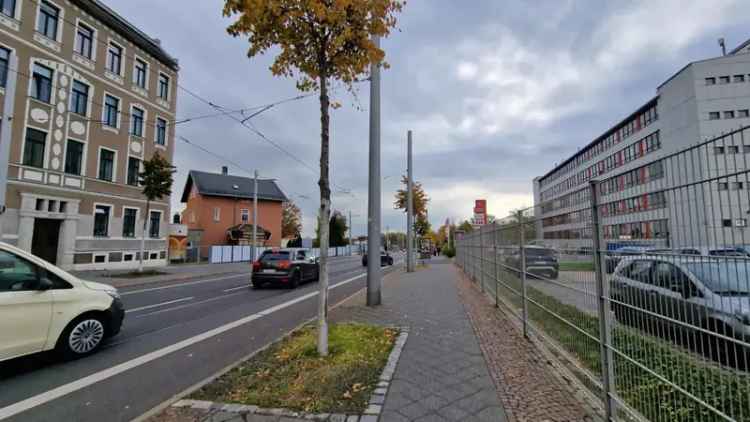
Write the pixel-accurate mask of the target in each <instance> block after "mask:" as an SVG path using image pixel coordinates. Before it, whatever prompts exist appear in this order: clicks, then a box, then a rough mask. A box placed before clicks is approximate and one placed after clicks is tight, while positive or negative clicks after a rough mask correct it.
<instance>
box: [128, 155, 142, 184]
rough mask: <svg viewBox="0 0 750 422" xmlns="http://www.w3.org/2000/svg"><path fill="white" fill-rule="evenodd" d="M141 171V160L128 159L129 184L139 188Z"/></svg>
mask: <svg viewBox="0 0 750 422" xmlns="http://www.w3.org/2000/svg"><path fill="white" fill-rule="evenodd" d="M140 171H141V160H139V159H137V158H135V157H128V184H129V185H131V186H138V183H139V182H140V177H139V175H138V174H139V173H140Z"/></svg>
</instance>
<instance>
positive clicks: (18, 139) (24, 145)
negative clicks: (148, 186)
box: [0, 0, 179, 270]
mask: <svg viewBox="0 0 750 422" xmlns="http://www.w3.org/2000/svg"><path fill="white" fill-rule="evenodd" d="M11 14H12V16H11V15H5V14H2V13H0V47H1V48H2V49H4V50H2V51H0V53H10V54H15V55H16V56H17V57H18V65H17V66H18V68H17V69H11V68H9V65H8V64H7V63H8V62H7V61H6V62H2V61H0V68H2V67H4V68H5V70H6V71H7V72H6V73H7V80H6V81H0V82H3V83H2V87H5V86H7V84H9V83H13V80H15V84H16V85H15V86H16V89H15V99H14V110H13V113H12V115H13V120H12V122H11V131H12V132H11V137H12V143H11V147H10V159H9V170H8V188H7V193H6V206H7V212H6V213H5V214H4V216H3V218H2V233H3V236H2V240H3V241H5V242H8V243H11V244H16V245H18V246H20V247H21V248H23V249H25V250H29V251H31V252H33V253H35V254H37V255H39V256H41V257H43V258H45V259H47V260H48V261H50V262H54V263H56V264H57V265H59V266H61V267H62V268H65V269H76V270H83V269H104V268H106V269H114V268H130V267H135V266H137V263H138V259H139V255H140V254H139V250H140V243H141V236H142V234H143V222H144V220H143V219H144V218H148V221H149V223H148V225H147V226H148V227H147V242H146V251H147V255H145V258H146V259H147V260H146V261H145V263H146V265H149V266H157V265H164V264H165V263H166V257H167V252H166V250H167V237H168V228H169V215H170V212H169V211H170V210H169V199H168V198H165V199H164V200H160V201H155V202H152V203H151V211H152V214H150V215H149V216H147V215H146V214H147V211H146V200H145V198H144V197H143V195H142V194H141V188H140V187H139V186H138V185H137V182H134V180H137V178H135V179H134V177H135V175H136V174H137V172H138V170H136V169H141V168H142V164H141V162H142V161H143V160H145V159H148V158H150V157H151V156H152V155H153V154H154V153H156V152H159V153H160V154H162V155H164V156H165V157H167V159H168V160H170V161H171V160H172V157H173V153H174V130H173V129H174V126H173V125H172V124H171V122H173V121H174V120H175V109H176V87H177V76H178V75H177V73H178V70H179V68H178V64H177V61H176V60H175V59H173V58H171V57H170V56H169V55H168V54H167V53H165V52H164V51H163V50H162V49H161V46H160V43H159V42H158V41H157V40H154V39H151V38H149V37H148V36H146V35H144V34H143V33H142V32H140V31H138V30H137V29H136V28H134V27H133V26H132V25H130V24H129V23H127V22H126V21H124V20H123V19H122V18H121V17H119V16H117V15H116V14H114V13H113V12H111V11H110V9H108V8H107V7H106V6H104V5H102V4H101V3H99V2H98V1H96V0H70V1H44V0H39V1H33V2H27V1H17V2H15V8H14V10H13V12H12V13H11ZM82 92H83V93H84V94H82ZM4 95H5V90H4V89H2V88H0V96H4ZM3 100H4V99H3ZM113 101H114V102H116V106H115V107H108V105H111V103H112V102H113ZM0 103H1V102H0ZM3 115H5V112H4V110H3ZM136 160H137V161H136ZM149 217H150V218H149Z"/></svg>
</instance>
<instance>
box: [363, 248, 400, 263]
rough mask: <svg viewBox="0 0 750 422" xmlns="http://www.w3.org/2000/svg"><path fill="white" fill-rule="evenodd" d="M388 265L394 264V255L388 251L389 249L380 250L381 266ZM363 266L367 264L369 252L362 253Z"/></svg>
mask: <svg viewBox="0 0 750 422" xmlns="http://www.w3.org/2000/svg"><path fill="white" fill-rule="evenodd" d="M386 265H393V257H392V256H391V255H390V254H389V253H388V251H382V250H381V251H380V266H381V267H384V266H386ZM362 266H363V267H366V266H367V253H365V254H364V255H362Z"/></svg>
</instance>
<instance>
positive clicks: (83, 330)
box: [55, 315, 106, 359]
mask: <svg viewBox="0 0 750 422" xmlns="http://www.w3.org/2000/svg"><path fill="white" fill-rule="evenodd" d="M105 333H106V327H105V324H104V321H103V320H102V319H101V318H100V317H97V316H96V315H83V316H81V317H78V318H76V319H75V320H73V322H71V323H70V324H68V326H67V327H65V330H64V331H63V332H62V335H60V338H59V339H58V340H57V346H56V348H55V349H56V350H57V352H58V353H60V354H61V355H62V356H63V358H64V359H78V358H81V357H84V356H88V355H90V354H92V353H94V352H95V351H97V349H99V348H100V347H101V345H102V342H103V340H104V336H105Z"/></svg>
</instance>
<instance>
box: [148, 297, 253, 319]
mask: <svg viewBox="0 0 750 422" xmlns="http://www.w3.org/2000/svg"><path fill="white" fill-rule="evenodd" d="M243 293H245V292H237V293H230V294H228V295H221V296H215V297H212V298H210V299H205V300H199V301H198V302H193V303H186V304H184V305H180V306H175V307H172V308H167V309H159V310H158V311H154V312H148V313H145V314H140V315H136V316H135V317H136V318H143V317H147V316H151V315H158V314H163V313H164V312H170V311H176V310H178V309H184V308H187V307H190V306H195V305H201V304H203V303H208V302H213V301H215V300H221V299H224V298H226V297H232V296H237V295H241V294H243Z"/></svg>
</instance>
